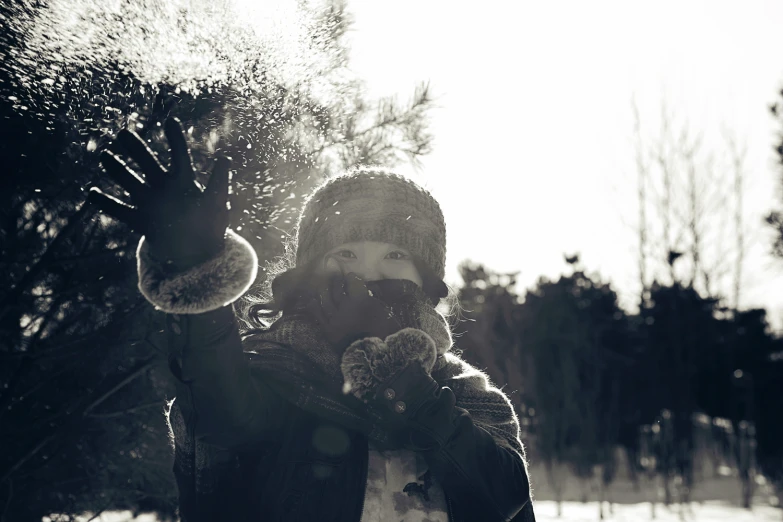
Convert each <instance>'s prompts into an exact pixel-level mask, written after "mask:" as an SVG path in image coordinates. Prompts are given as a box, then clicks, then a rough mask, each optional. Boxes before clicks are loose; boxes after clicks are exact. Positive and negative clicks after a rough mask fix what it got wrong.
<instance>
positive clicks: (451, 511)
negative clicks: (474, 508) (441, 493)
mask: <svg viewBox="0 0 783 522" xmlns="http://www.w3.org/2000/svg"><path fill="white" fill-rule="evenodd" d="M445 497H446V514H447V515H448V517H449V522H455V520H456V519H455V518H454V508H453V507H452V506H451V497H449V496H448V495H445Z"/></svg>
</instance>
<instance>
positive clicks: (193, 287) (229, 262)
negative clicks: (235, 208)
mask: <svg viewBox="0 0 783 522" xmlns="http://www.w3.org/2000/svg"><path fill="white" fill-rule="evenodd" d="M136 257H137V260H138V267H137V268H138V273H139V290H140V291H141V293H142V295H144V297H145V298H146V299H147V301H149V302H150V303H152V304H153V305H155V307H156V308H158V309H159V310H162V311H164V312H166V313H172V314H200V313H204V312H209V311H211V310H217V309H218V308H221V307H223V306H226V305H227V304H230V303H232V302H234V301H236V300H237V299H239V298H240V297H241V296H242V294H244V293H245V292H247V289H248V288H250V285H251V284H252V283H253V281H254V280H255V278H256V273H257V270H258V257H257V256H256V252H255V250H253V247H252V246H250V243H248V242H247V241H246V240H245V239H244V238H242V236H240V235H239V234H237V233H236V232H234V231H233V230H231V229H228V230H227V232H226V240H225V246H224V248H223V250H222V251H221V252H220V253H219V254H218V255H217V256H216V257H214V258H213V259H209V260H207V261H205V262H204V263H201V264H200V265H196V266H194V267H192V268H190V269H188V270H186V271H184V272H181V273H177V274H172V273H170V271H169V270H167V269H166V267H165V266H163V265H162V264H161V263H160V262H159V261H157V260H156V259H155V258H153V257H152V256H151V255H150V250H149V243H147V241H145V239H144V238H142V239H141V241H140V242H139V248H138V251H137V252H136Z"/></svg>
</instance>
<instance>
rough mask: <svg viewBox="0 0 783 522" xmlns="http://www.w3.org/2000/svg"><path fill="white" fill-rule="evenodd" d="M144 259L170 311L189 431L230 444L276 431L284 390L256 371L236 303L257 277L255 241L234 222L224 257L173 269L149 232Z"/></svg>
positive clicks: (150, 282) (155, 297) (152, 295)
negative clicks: (156, 251) (153, 248)
mask: <svg viewBox="0 0 783 522" xmlns="http://www.w3.org/2000/svg"><path fill="white" fill-rule="evenodd" d="M137 260H138V274H139V289H140V290H141V292H142V294H143V295H144V297H145V298H146V299H147V300H148V301H149V302H150V303H152V304H153V305H155V307H156V308H157V309H159V310H162V311H163V312H166V329H167V338H168V345H169V354H170V355H169V367H170V368H171V371H172V373H173V375H174V377H175V379H176V381H175V382H176V403H177V406H178V410H179V412H180V413H181V416H182V420H183V422H184V423H185V425H186V427H187V431H188V432H189V433H192V434H193V435H194V436H195V439H196V440H198V441H200V442H204V443H207V444H211V445H214V446H218V447H223V448H235V447H239V446H242V445H244V444H247V443H250V442H252V441H255V440H258V438H259V437H264V436H266V435H267V434H269V433H270V432H272V431H273V430H274V428H275V426H274V419H275V417H276V416H275V415H274V410H275V408H276V406H277V403H278V401H279V398H278V397H277V396H276V395H275V394H274V393H273V392H272V391H271V390H269V389H267V388H266V387H265V386H264V384H263V383H260V382H258V381H257V380H254V379H252V378H251V375H250V368H249V365H248V363H247V360H246V358H245V357H246V356H245V354H244V351H243V348H242V341H241V338H240V335H239V327H238V323H237V320H236V317H235V316H234V312H233V310H232V307H231V304H230V303H231V302H233V301H234V300H236V299H238V298H239V297H241V295H242V294H243V293H244V292H245V291H247V289H248V288H249V287H250V285H251V284H252V282H253V280H254V279H255V276H256V269H257V264H258V260H257V258H256V255H255V252H254V251H253V248H252V247H251V246H250V245H249V244H248V243H247V242H246V241H245V240H244V239H242V238H241V237H240V236H239V235H237V234H236V233H234V232H232V231H230V230H229V231H228V234H227V236H226V242H225V246H224V249H223V251H222V252H221V253H220V254H219V255H218V256H217V257H215V258H213V259H210V260H208V261H206V262H204V263H202V264H200V265H197V266H194V267H192V268H190V269H188V270H186V271H184V272H177V273H171V271H170V269H168V267H166V266H163V265H162V264H161V263H159V262H158V261H157V260H155V259H154V258H153V257H151V256H150V253H149V249H148V246H147V244H146V242H145V241H144V239H143V238H142V240H141V242H140V243H139V248H138V252H137Z"/></svg>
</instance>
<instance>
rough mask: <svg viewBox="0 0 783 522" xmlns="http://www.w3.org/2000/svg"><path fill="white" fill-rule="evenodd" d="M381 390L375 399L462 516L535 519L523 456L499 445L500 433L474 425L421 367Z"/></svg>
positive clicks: (407, 371)
mask: <svg viewBox="0 0 783 522" xmlns="http://www.w3.org/2000/svg"><path fill="white" fill-rule="evenodd" d="M379 392H380V393H379V394H378V396H377V400H378V401H379V402H380V403H383V402H386V403H387V404H386V405H385V406H381V408H383V409H385V410H386V413H385V417H386V418H387V419H389V424H390V425H393V424H395V421H394V419H393V416H394V414H397V416H398V418H400V421H399V423H400V424H402V425H404V426H405V427H406V428H407V429H408V430H409V431H408V436H407V438H408V439H409V441H410V445H409V447H411V449H414V450H416V451H418V452H419V453H421V454H422V455H423V456H424V458H425V459H426V460H427V463H428V464H429V466H430V469H431V471H432V473H433V475H434V476H435V478H436V479H437V480H438V482H439V483H440V484H441V485H442V486H443V489H444V490H445V491H446V494H447V495H448V496H449V498H451V499H452V500H453V502H454V503H455V504H456V505H457V512H458V514H459V516H460V518H464V519H466V520H503V521H511V520H514V521H524V522H529V521H530V520H534V518H532V505H530V504H531V499H530V484H529V481H528V476H527V470H526V469H525V461H524V458H523V456H522V455H521V454H520V453H519V452H518V451H517V450H515V449H513V448H512V447H511V444H510V443H504V442H501V441H503V439H504V438H503V436H502V435H500V434H499V433H498V434H497V435H496V436H493V435H492V434H491V433H490V432H489V431H488V430H489V429H492V428H491V427H486V428H485V427H482V426H481V425H478V424H477V423H476V422H474V419H473V418H472V417H471V415H470V413H469V412H468V411H467V410H465V409H463V408H460V407H458V406H457V405H456V402H457V401H456V397H455V395H454V392H453V391H452V390H451V389H449V388H448V387H445V386H443V387H442V386H440V385H439V384H438V383H437V382H436V381H435V380H434V379H433V378H432V377H430V376H429V375H428V374H427V373H426V372H425V370H423V368H422V367H421V366H420V365H410V366H408V367H407V368H406V369H405V370H403V371H402V372H400V373H399V374H397V375H396V376H395V377H394V378H393V379H391V380H389V381H387V382H386V383H384V385H383V386H382V387H381V389H380V390H379ZM384 398H386V399H388V400H386V401H384ZM489 406H490V405H489V404H487V405H486V407H489ZM495 407H497V405H495ZM509 413H510V412H509ZM526 508H527V512H525V509H526ZM489 514H492V515H489ZM488 515H489V516H488ZM520 517H521V518H520ZM526 517H527V518H526Z"/></svg>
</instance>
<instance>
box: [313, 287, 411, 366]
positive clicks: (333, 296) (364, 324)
mask: <svg viewBox="0 0 783 522" xmlns="http://www.w3.org/2000/svg"><path fill="white" fill-rule="evenodd" d="M317 286H318V292H317V294H318V297H317V298H314V299H312V300H311V301H310V302H309V304H308V305H307V311H308V312H309V314H310V315H311V316H312V317H313V318H314V319H315V320H316V321H317V322H318V323H319V324H320V326H321V329H322V330H323V332H324V335H325V336H326V338H327V340H328V341H329V343H330V344H332V345H333V346H334V347H335V349H337V350H338V351H342V350H344V349H345V348H347V347H348V345H350V344H351V343H352V342H353V341H355V340H357V339H361V338H364V337H378V338H380V339H385V338H386V337H387V336H389V335H391V334H393V333H395V332H397V331H399V330H400V328H401V326H400V322H399V321H398V320H397V318H395V317H394V315H393V313H392V310H391V308H389V307H388V306H387V305H386V304H385V303H384V302H383V301H381V300H380V299H378V298H376V297H373V296H372V293H371V292H370V290H369V289H368V288H367V286H365V284H364V281H363V280H362V279H361V278H360V277H359V276H357V275H356V274H354V273H349V274H347V275H345V276H343V275H342V274H339V273H337V274H329V275H327V276H325V278H324V279H323V280H322V281H321V282H320V284H317Z"/></svg>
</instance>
